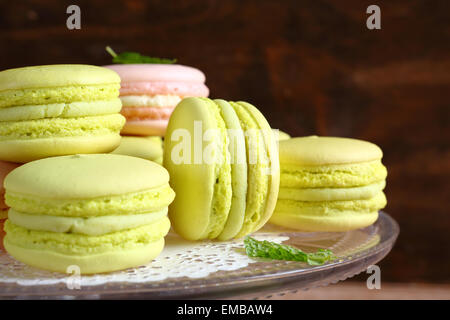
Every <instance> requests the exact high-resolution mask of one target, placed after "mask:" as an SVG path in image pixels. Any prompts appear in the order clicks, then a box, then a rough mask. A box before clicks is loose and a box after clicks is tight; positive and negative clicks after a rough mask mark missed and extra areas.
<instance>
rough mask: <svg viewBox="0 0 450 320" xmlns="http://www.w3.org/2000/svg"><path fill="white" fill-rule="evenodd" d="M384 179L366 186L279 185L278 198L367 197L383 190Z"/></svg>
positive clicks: (338, 198)
mask: <svg viewBox="0 0 450 320" xmlns="http://www.w3.org/2000/svg"><path fill="white" fill-rule="evenodd" d="M385 186H386V181H385V180H382V181H378V182H375V183H372V184H369V185H366V186H359V187H347V188H286V187H281V188H280V191H279V193H278V199H288V200H296V201H333V200H355V199H369V198H372V197H375V196H376V195H377V194H378V193H380V192H381V191H383V189H384V187H385Z"/></svg>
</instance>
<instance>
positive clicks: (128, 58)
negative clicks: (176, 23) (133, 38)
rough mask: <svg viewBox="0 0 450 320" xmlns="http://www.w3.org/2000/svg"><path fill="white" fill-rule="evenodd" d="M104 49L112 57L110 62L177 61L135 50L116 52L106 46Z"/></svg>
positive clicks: (170, 62) (162, 62) (163, 62)
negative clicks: (145, 54) (146, 54)
mask: <svg viewBox="0 0 450 320" xmlns="http://www.w3.org/2000/svg"><path fill="white" fill-rule="evenodd" d="M106 51H107V52H108V53H109V54H110V55H111V56H112V57H113V59H112V62H113V63H117V64H131V63H161V64H172V63H175V62H177V59H164V58H155V57H148V56H144V55H141V54H140V53H137V52H122V53H120V54H117V53H115V52H114V50H113V49H111V47H109V46H108V47H106Z"/></svg>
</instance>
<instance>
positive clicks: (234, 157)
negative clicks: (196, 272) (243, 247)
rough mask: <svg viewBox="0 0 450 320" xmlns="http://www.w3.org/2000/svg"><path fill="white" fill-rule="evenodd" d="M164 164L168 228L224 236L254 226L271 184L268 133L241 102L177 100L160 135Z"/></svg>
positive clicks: (195, 236) (263, 217) (193, 236)
mask: <svg viewBox="0 0 450 320" xmlns="http://www.w3.org/2000/svg"><path fill="white" fill-rule="evenodd" d="M163 161H164V167H165V168H166V169H167V170H168V171H169V174H170V185H171V187H172V188H173V189H174V190H175V193H176V195H177V196H176V198H175V200H174V202H173V203H172V204H171V205H170V207H169V217H170V220H171V223H172V226H173V228H174V230H175V231H176V232H177V233H178V234H180V235H181V236H182V237H184V238H186V239H188V240H201V239H218V240H228V239H231V238H236V237H243V236H245V235H247V234H249V233H252V232H254V231H256V230H258V229H260V228H261V227H262V226H263V225H264V224H265V223H266V222H267V220H268V219H269V218H270V216H271V215H272V212H273V209H274V207H275V203H276V199H277V195H278V187H279V178H280V177H279V162H278V152H277V148H276V141H275V136H274V135H273V132H272V129H271V128H270V126H269V124H268V123H267V121H266V119H265V118H264V116H263V115H262V114H261V113H260V112H259V110H258V109H256V108H255V107H254V106H252V105H250V104H249V103H246V102H227V101H225V100H220V99H217V100H210V99H208V98H193V97H191V98H185V99H183V100H182V101H181V102H180V103H179V104H178V106H177V107H176V109H175V111H174V112H173V114H172V116H171V118H170V120H169V125H168V127H167V133H166V136H165V138H164V157H163Z"/></svg>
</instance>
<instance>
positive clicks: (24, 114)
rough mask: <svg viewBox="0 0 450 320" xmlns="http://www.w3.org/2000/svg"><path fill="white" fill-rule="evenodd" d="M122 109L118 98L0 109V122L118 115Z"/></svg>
mask: <svg viewBox="0 0 450 320" xmlns="http://www.w3.org/2000/svg"><path fill="white" fill-rule="evenodd" d="M121 109H122V103H121V102H120V99H119V98H115V99H111V100H98V101H88V102H85V101H77V102H69V103H53V104H45V105H28V106H16V107H7V108H0V122H3V121H22V120H36V119H44V118H77V117H87V116H97V115H104V114H111V113H118V112H120V110H121Z"/></svg>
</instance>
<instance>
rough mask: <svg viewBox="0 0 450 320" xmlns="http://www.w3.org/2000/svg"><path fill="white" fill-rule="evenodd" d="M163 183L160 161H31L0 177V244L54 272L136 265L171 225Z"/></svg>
mask: <svg viewBox="0 0 450 320" xmlns="http://www.w3.org/2000/svg"><path fill="white" fill-rule="evenodd" d="M168 182H169V175H168V173H167V171H166V170H165V169H164V168H163V167H162V166H160V165H158V164H156V163H154V162H151V161H147V160H144V159H140V158H135V157H129V156H123V155H113V154H92V155H73V156H61V157H51V158H46V159H42V160H37V161H33V162H29V163H27V164H25V165H23V166H21V167H19V168H17V169H15V170H13V171H12V172H11V173H10V174H8V176H7V177H6V179H5V183H4V185H5V189H6V196H5V198H6V203H7V205H8V206H10V207H11V209H10V210H9V214H8V220H7V221H6V224H5V231H6V237H5V238H4V246H5V248H6V250H7V251H8V253H9V254H10V255H12V256H13V257H14V258H16V259H17V260H19V261H22V262H24V263H26V264H29V265H31V266H35V267H38V268H42V269H46V270H51V271H58V272H66V270H67V268H68V267H69V266H72V265H75V266H78V267H79V269H80V272H81V273H82V274H90V273H100V272H109V271H115V270H121V269H126V268H129V267H135V266H139V265H142V264H144V263H147V262H149V261H150V260H152V259H153V258H155V257H156V256H157V255H158V254H159V253H160V252H161V250H162V249H163V246H164V236H165V235H166V234H167V232H168V231H169V228H170V222H169V219H168V217H167V206H168V205H169V204H170V202H172V200H173V198H174V196H175V194H174V192H173V190H172V189H171V188H170V186H169V183H168Z"/></svg>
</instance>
